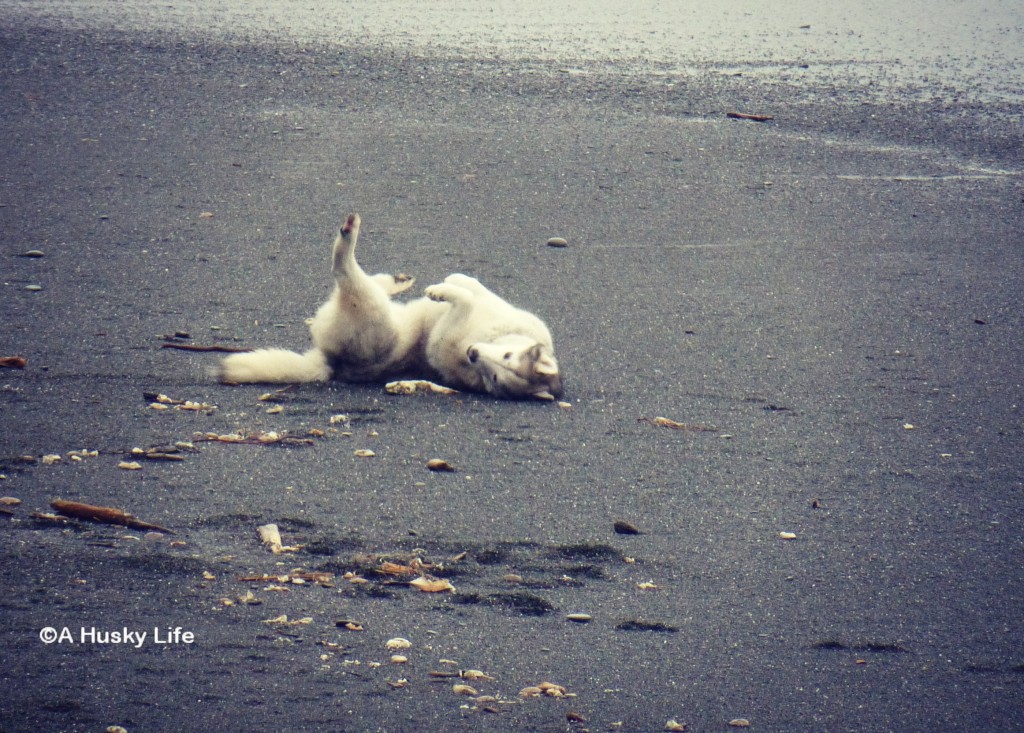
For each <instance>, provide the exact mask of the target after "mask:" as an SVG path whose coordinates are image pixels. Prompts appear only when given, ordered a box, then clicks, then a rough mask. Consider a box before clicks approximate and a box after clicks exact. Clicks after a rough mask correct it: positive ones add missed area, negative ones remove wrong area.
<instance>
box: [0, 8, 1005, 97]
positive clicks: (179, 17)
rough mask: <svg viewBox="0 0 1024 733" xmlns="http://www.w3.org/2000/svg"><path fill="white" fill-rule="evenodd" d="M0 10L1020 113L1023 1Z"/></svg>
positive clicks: (41, 17)
mask: <svg viewBox="0 0 1024 733" xmlns="http://www.w3.org/2000/svg"><path fill="white" fill-rule="evenodd" d="M708 5H709V4H707V3H698V2H657V1H656V0H638V1H636V2H631V3H629V4H628V6H627V4H626V3H622V2H621V1H619V0H587V1H582V0H564V1H563V2H560V3H550V2H547V1H546V0H491V1H489V2H480V1H479V0H445V1H444V2H423V1H422V0H375V1H373V2H369V1H367V0H355V1H354V2H347V3H312V2H308V3H307V2H295V1H294V0H278V1H276V2H275V1H274V0H257V1H255V2H251V1H250V0H217V1H216V2H207V1H206V0H175V1H174V2H173V3H171V2H162V3H152V2H148V1H146V0H125V1H124V2H118V3H110V2H89V1H83V2H71V1H69V0H37V1H35V2H12V1H11V0H0V14H2V16H3V17H4V18H5V19H22V20H30V19H34V20H36V21H44V22H47V23H54V24H59V25H61V26H62V27H72V28H74V27H82V28H113V29H119V30H156V31H186V32H188V33H190V34H196V35H200V36H204V35H213V36H219V37H228V38H236V39H240V40H254V39H259V40H266V39H268V38H269V39H281V40H292V41H299V42H308V43H311V44H312V43H316V44H318V45H319V44H322V43H324V42H325V41H326V42H328V43H330V42H331V41H332V40H333V41H334V42H336V43H337V44H339V45H347V44H352V45H360V46H363V45H370V46H382V47H386V48H389V49H402V50H407V51H409V52H412V53H429V52H441V53H444V54H447V55H455V56H464V57H470V58H498V59H508V60H515V61H518V62H530V61H537V62H555V63H558V64H566V65H568V66H570V67H572V66H573V65H574V64H588V65H589V64H601V65H610V66H614V67H615V68H616V69H620V70H622V71H624V72H635V71H645V72H650V71H661V72H664V73H685V72H686V70H688V69H694V68H706V67H708V66H722V67H729V66H736V67H741V68H742V69H743V70H744V71H746V72H748V73H749V72H753V71H756V70H761V71H764V72H766V73H773V72H774V71H776V70H777V69H779V68H780V67H781V68H784V69H786V70H787V73H795V74H798V75H806V76H813V77H816V78H819V79H820V78H826V79H834V80H835V81H838V82H845V83H850V84H880V85H883V86H891V85H893V84H896V85H900V86H912V87H914V88H915V89H918V90H920V89H927V90H930V92H931V93H941V94H943V95H949V94H958V95H966V96H968V97H969V98H977V99H979V100H981V101H984V100H985V99H993V98H1001V99H1004V100H1005V99H1019V98H1021V95H1022V89H1024V3H1020V2H1018V1H1017V0H978V1H975V2H970V3H967V2H962V0H930V1H928V2H924V1H921V0H904V1H902V2H891V1H889V2H880V1H872V2H850V3H834V2H817V1H815V0H784V1H780V0H774V1H771V0H770V1H767V2H765V1H764V0H730V1H729V2H723V3H715V4H714V7H708Z"/></svg>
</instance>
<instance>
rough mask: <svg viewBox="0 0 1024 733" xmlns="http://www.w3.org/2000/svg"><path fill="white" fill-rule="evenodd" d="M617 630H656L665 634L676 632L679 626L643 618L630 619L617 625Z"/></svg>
mask: <svg viewBox="0 0 1024 733" xmlns="http://www.w3.org/2000/svg"><path fill="white" fill-rule="evenodd" d="M615 630H616V631H655V632H659V633H663V634H674V633H676V632H677V631H679V627H677V626H672V625H670V624H666V623H663V622H661V621H645V620H643V619H629V620H627V621H623V622H622V623H619V624H616V625H615Z"/></svg>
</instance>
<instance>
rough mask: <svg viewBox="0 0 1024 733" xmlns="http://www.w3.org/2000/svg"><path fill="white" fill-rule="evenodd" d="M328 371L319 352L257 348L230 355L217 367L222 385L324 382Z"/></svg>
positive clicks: (317, 350) (324, 358)
mask: <svg viewBox="0 0 1024 733" xmlns="http://www.w3.org/2000/svg"><path fill="white" fill-rule="evenodd" d="M330 378H331V368H330V366H328V364H327V359H326V357H325V356H324V354H323V352H322V351H320V350H319V349H310V350H309V351H307V352H305V353H304V354H299V353H297V352H295V351H288V350H286V349H257V350H256V351H246V352H244V353H240V354H232V355H231V356H229V357H227V358H226V359H224V360H223V361H221V363H220V366H218V367H217V379H219V380H220V381H221V382H224V383H225V384H252V383H257V382H278V383H280V382H326V381H327V380H329V379H330Z"/></svg>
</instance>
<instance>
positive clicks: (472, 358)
mask: <svg viewBox="0 0 1024 733" xmlns="http://www.w3.org/2000/svg"><path fill="white" fill-rule="evenodd" d="M466 356H467V357H468V358H469V363H470V364H476V360H477V359H479V358H480V352H479V351H477V349H476V347H475V346H470V347H469V348H468V349H466Z"/></svg>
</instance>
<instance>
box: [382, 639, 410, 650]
mask: <svg viewBox="0 0 1024 733" xmlns="http://www.w3.org/2000/svg"><path fill="white" fill-rule="evenodd" d="M384 646H385V647H386V648H387V650H388V651H392V652H393V651H398V650H399V649H411V648H412V642H411V641H409V640H408V639H406V638H404V637H401V636H396V637H395V638H393V639H388V640H387V641H386V642H385V643H384Z"/></svg>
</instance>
